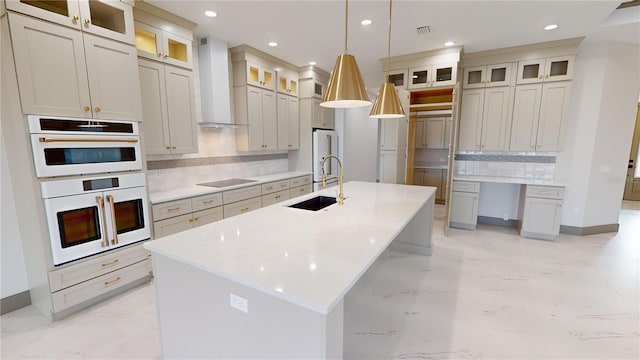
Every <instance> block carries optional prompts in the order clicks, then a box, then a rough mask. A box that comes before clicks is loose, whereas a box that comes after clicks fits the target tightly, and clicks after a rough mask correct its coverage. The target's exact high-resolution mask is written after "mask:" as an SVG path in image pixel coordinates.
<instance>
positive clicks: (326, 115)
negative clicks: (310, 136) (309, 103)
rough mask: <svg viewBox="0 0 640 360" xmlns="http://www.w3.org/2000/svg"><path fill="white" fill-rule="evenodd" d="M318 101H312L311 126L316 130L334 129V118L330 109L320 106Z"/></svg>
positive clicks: (315, 99)
mask: <svg viewBox="0 0 640 360" xmlns="http://www.w3.org/2000/svg"><path fill="white" fill-rule="evenodd" d="M321 102H322V101H320V99H317V98H314V99H313V118H312V119H311V126H312V127H313V128H318V129H331V130H333V129H334V128H335V126H336V125H335V116H334V110H333V109H332V108H326V107H324V106H320V103H321Z"/></svg>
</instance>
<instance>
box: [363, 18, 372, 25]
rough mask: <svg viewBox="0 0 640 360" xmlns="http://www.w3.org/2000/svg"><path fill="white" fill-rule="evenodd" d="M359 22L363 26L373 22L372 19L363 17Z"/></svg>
mask: <svg viewBox="0 0 640 360" xmlns="http://www.w3.org/2000/svg"><path fill="white" fill-rule="evenodd" d="M360 24H362V25H364V26H368V25H371V24H373V20H369V19H364V20H362V21H360Z"/></svg>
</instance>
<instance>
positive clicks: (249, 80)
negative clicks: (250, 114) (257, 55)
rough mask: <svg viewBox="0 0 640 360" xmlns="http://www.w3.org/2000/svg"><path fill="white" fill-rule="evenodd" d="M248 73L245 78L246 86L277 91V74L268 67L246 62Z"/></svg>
mask: <svg viewBox="0 0 640 360" xmlns="http://www.w3.org/2000/svg"><path fill="white" fill-rule="evenodd" d="M245 64H246V73H245V77H244V80H245V81H244V83H245V84H246V85H253V86H257V87H261V88H264V89H268V90H275V88H276V73H275V71H273V70H270V69H269V68H268V67H267V66H265V65H261V64H257V63H253V62H251V61H245Z"/></svg>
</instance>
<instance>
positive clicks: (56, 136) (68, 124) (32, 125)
mask: <svg viewBox="0 0 640 360" xmlns="http://www.w3.org/2000/svg"><path fill="white" fill-rule="evenodd" d="M28 121H29V132H30V133H31V147H32V150H33V159H34V163H35V171H36V176H37V177H38V178H43V177H54V176H69V175H82V174H98V173H107V172H121V171H136V170H142V153H141V150H140V135H139V130H138V123H136V122H129V121H111V120H108V121H104V120H99V121H98V120H92V119H79V118H61V117H51V116H36V115H29V116H28Z"/></svg>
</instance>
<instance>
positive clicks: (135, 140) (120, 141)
mask: <svg viewBox="0 0 640 360" xmlns="http://www.w3.org/2000/svg"><path fill="white" fill-rule="evenodd" d="M38 141H40V142H41V143H50V142H102V143H111V142H113V143H122V142H127V143H137V142H138V139H100V138H63V139H59V138H55V139H54V138H46V137H41V138H39V139H38Z"/></svg>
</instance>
